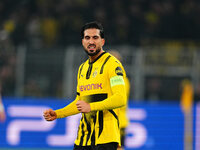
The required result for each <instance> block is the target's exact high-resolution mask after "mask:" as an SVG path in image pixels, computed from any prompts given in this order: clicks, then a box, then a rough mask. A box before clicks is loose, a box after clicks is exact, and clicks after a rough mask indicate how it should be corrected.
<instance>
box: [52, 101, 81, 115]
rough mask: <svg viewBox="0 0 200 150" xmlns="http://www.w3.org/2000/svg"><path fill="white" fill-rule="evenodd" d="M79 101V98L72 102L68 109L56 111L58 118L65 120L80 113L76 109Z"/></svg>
mask: <svg viewBox="0 0 200 150" xmlns="http://www.w3.org/2000/svg"><path fill="white" fill-rule="evenodd" d="M77 101H78V98H76V99H75V100H74V101H73V102H71V103H70V104H69V105H67V106H66V107H64V108H61V109H57V110H55V112H56V115H57V118H64V117H68V116H71V115H75V114H78V113H80V112H79V111H78V109H77V107H76V103H77Z"/></svg>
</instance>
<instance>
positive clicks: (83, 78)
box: [55, 52, 127, 146]
mask: <svg viewBox="0 0 200 150" xmlns="http://www.w3.org/2000/svg"><path fill="white" fill-rule="evenodd" d="M125 77H126V73H125V70H124V68H123V66H122V64H121V63H120V62H119V61H118V60H117V59H116V58H115V57H113V56H112V55H110V54H109V53H107V52H103V53H102V54H101V55H100V56H99V57H98V58H97V59H96V60H95V61H94V62H92V63H90V61H89V59H88V60H87V61H85V62H84V63H83V64H81V65H80V67H79V71H78V75H77V97H76V99H75V100H74V101H73V102H72V103H70V104H69V105H68V106H66V107H64V108H62V109H58V110H56V111H55V112H56V114H57V118H63V117H67V116H70V115H74V114H77V113H79V111H78V110H77V108H76V102H77V101H78V100H84V101H86V102H88V103H89V104H90V107H91V112H89V113H82V117H81V120H80V124H79V128H78V135H77V138H76V140H75V144H76V145H79V146H90V145H97V144H104V143H110V142H117V143H119V145H120V127H119V124H120V123H119V118H118V117H119V112H120V107H122V106H125V104H126V101H127V100H126V99H127V96H126V90H125V83H124V79H125Z"/></svg>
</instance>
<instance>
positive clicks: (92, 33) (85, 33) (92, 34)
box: [84, 28, 100, 36]
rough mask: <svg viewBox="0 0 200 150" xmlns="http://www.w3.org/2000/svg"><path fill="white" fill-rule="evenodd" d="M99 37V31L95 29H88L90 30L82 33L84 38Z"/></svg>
mask: <svg viewBox="0 0 200 150" xmlns="http://www.w3.org/2000/svg"><path fill="white" fill-rule="evenodd" d="M95 35H96V36H99V35H100V30H99V29H96V28H90V29H86V30H85V31H84V36H95Z"/></svg>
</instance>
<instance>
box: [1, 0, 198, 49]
mask: <svg viewBox="0 0 200 150" xmlns="http://www.w3.org/2000/svg"><path fill="white" fill-rule="evenodd" d="M0 13H1V14H3V15H1V16H0V39H1V40H9V41H10V42H11V43H13V44H14V45H19V44H22V43H25V44H29V45H30V46H33V47H36V48H37V47H41V46H45V47H51V46H55V45H56V46H58V45H59V46H66V45H68V44H79V43H80V42H79V38H80V37H79V29H80V26H81V25H82V24H83V23H85V22H87V21H91V20H98V21H100V22H102V23H103V25H104V26H105V30H106V31H108V32H106V31H105V32H106V33H107V35H108V36H107V37H106V38H107V41H108V42H109V44H131V45H135V46H140V45H142V44H144V42H145V41H146V40H148V39H179V40H180V39H182V40H190V39H193V40H198V39H200V28H199V26H200V19H199V16H198V15H196V14H200V2H199V1H196V0H126V1H121V0H110V1H106V0H101V1H93V0H59V1H57V0H19V1H12V0H1V1H0Z"/></svg>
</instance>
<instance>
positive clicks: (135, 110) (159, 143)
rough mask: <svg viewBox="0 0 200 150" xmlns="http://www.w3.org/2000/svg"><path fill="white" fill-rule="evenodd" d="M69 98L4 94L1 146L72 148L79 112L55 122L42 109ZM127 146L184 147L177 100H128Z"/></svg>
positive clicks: (135, 149) (139, 149)
mask: <svg viewBox="0 0 200 150" xmlns="http://www.w3.org/2000/svg"><path fill="white" fill-rule="evenodd" d="M69 102H70V100H60V99H59V100H58V99H31V98H26V99H14V98H4V104H5V110H6V114H7V119H6V122H5V123H0V148H20V147H21V148H22V147H23V148H69V149H72V147H73V143H74V140H75V138H76V133H77V128H78V124H79V120H80V114H78V115H75V116H70V117H67V118H63V119H57V120H56V121H53V122H47V121H45V120H44V118H43V111H44V110H46V109H48V108H52V109H58V108H62V107H64V106H65V105H67V104H68V103H69ZM199 114H200V105H196V107H194V113H193V116H194V120H193V147H194V149H195V150H199V148H198V147H199V145H198V143H199V142H198V141H199V140H200V138H199V134H198V133H199V132H200V129H199V127H200V116H199ZM128 117H129V120H130V123H129V126H128V128H127V130H126V133H127V136H126V141H125V145H126V150H183V149H184V148H183V147H184V116H183V113H182V111H181V108H180V106H179V104H178V103H157V104H148V103H143V104H134V103H132V102H130V103H129V110H128Z"/></svg>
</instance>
